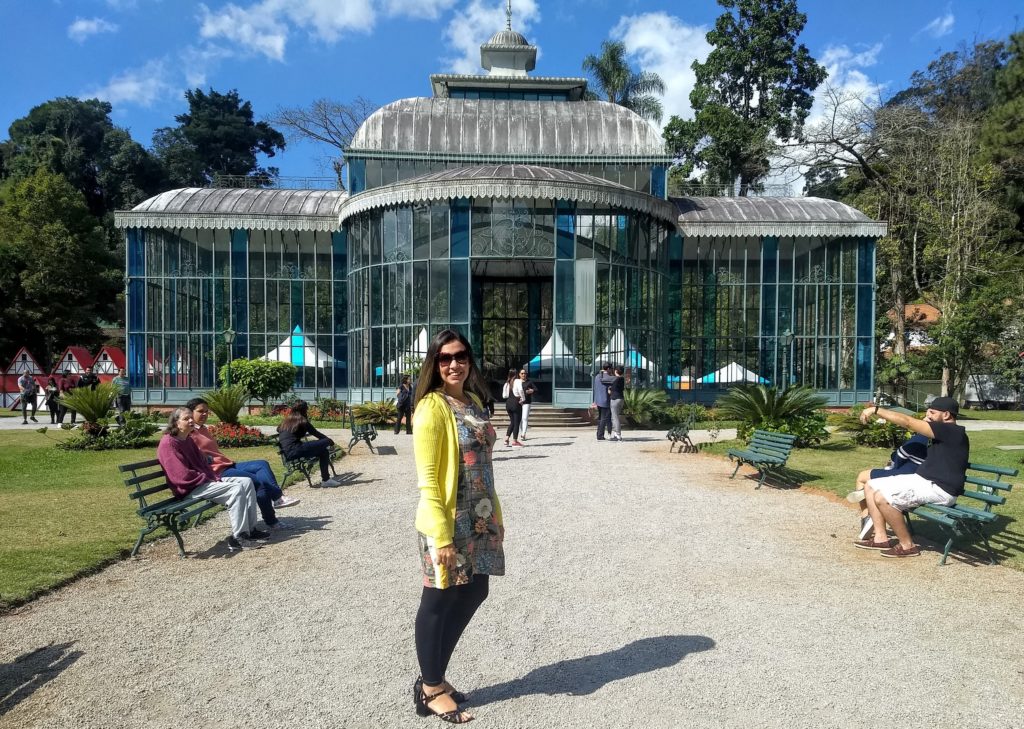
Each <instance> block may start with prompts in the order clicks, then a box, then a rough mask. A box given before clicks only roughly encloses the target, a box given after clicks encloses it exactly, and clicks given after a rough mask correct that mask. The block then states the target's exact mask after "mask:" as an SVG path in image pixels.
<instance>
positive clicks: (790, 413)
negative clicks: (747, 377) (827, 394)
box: [716, 385, 828, 448]
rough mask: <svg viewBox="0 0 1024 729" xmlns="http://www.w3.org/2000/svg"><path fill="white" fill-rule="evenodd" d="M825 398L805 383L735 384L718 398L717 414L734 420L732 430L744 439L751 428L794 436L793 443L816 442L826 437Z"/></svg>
mask: <svg viewBox="0 0 1024 729" xmlns="http://www.w3.org/2000/svg"><path fill="white" fill-rule="evenodd" d="M826 402H827V400H826V398H824V397H823V396H821V395H819V394H818V393H816V392H815V391H814V390H812V389H811V388H809V387H804V386H799V387H790V388H787V389H785V390H781V391H780V390H777V389H775V388H774V387H766V386H765V385H739V386H737V387H734V388H732V389H731V390H729V392H727V393H726V394H725V395H723V396H722V397H720V398H719V399H718V402H717V403H716V405H717V412H718V416H719V417H721V418H726V419H729V420H738V421H740V422H739V425H738V426H737V429H736V432H737V435H738V436H739V437H740V438H743V439H746V438H748V437H749V436H750V434H751V433H752V432H753V431H754V430H772V431H775V432H777V433H788V434H790V435H795V436H797V440H796V443H795V445H796V447H797V448H806V447H808V446H811V445H818V444H820V443H821V442H823V441H825V440H827V439H828V431H827V430H826V429H825V413H824V412H822V411H821V410H820V408H821V407H822V406H824V405H825V403H826Z"/></svg>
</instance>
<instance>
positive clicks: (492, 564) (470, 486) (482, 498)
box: [419, 395, 505, 589]
mask: <svg viewBox="0 0 1024 729" xmlns="http://www.w3.org/2000/svg"><path fill="white" fill-rule="evenodd" d="M445 398H446V399H447V400H448V406H449V407H451V409H452V412H453V413H454V415H455V426H456V430H457V431H458V433H459V456H460V457H461V463H460V464H459V485H458V492H457V493H456V497H455V534H454V545H455V551H456V556H455V569H454V570H451V571H450V572H449V573H448V575H447V578H448V579H447V580H444V582H446V583H447V584H438V582H439V581H440V580H439V578H438V573H439V570H436V569H435V565H434V562H433V559H432V558H431V556H430V552H431V548H432V544H431V542H432V540H430V539H429V538H428V537H426V536H425V535H423V534H420V535H419V536H420V555H421V558H422V562H423V584H424V585H426V586H427V587H437V588H442V589H444V588H446V587H451V586H452V585H465V584H468V583H470V582H472V581H473V575H475V574H480V575H503V574H505V552H504V551H503V550H502V541H503V539H504V536H505V530H504V528H503V527H502V526H501V524H499V523H498V517H497V514H496V513H495V511H494V504H495V503H496V501H497V498H496V496H495V493H494V469H493V468H492V466H491V449H492V448H493V446H494V441H495V439H496V436H495V434H494V427H493V426H492V425H491V422H490V420H489V419H488V417H487V411H486V410H483V409H481V408H478V407H477V406H476V404H475V403H470V404H468V405H467V404H466V403H463V402H461V401H459V400H457V399H455V398H453V397H449V396H448V395H445Z"/></svg>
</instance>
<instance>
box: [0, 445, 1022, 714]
mask: <svg viewBox="0 0 1024 729" xmlns="http://www.w3.org/2000/svg"><path fill="white" fill-rule="evenodd" d="M535 433H536V435H537V437H536V438H535V439H531V440H530V441H529V443H528V447H527V448H525V449H522V450H518V449H516V450H514V451H513V450H503V449H501V450H499V451H497V452H496V453H495V461H496V463H495V472H496V481H497V484H498V489H499V493H500V495H501V496H502V503H503V509H504V514H505V520H506V525H507V529H508V541H507V544H506V554H507V558H508V568H509V574H508V576H506V577H503V578H494V579H493V580H492V591H491V598H490V600H488V602H487V603H485V605H484V607H483V608H482V609H481V611H480V613H479V614H478V616H477V618H476V620H475V621H474V622H473V624H472V625H471V627H470V629H469V630H468V631H467V633H466V635H465V637H464V639H463V641H462V644H461V646H460V648H459V651H458V652H457V653H456V657H455V660H454V661H453V666H452V669H453V670H452V672H451V674H450V679H451V680H452V682H453V683H455V684H456V685H457V686H458V687H460V688H462V689H464V690H466V691H469V692H471V693H472V698H473V699H474V703H473V709H474V711H475V713H476V714H477V717H478V720H479V721H478V723H477V724H476V726H492V727H530V728H531V729H532V728H534V727H539V726H554V727H580V728H581V729H582V728H586V729H591V728H598V727H616V728H619V727H639V726H643V727H744V729H746V728H747V727H787V728H791V727H874V726H901V727H933V726H950V727H958V729H966V728H969V727H978V728H979V729H980V728H982V727H984V729H1002V728H1006V729H1010V728H1011V727H1014V728H1019V727H1021V726H1022V725H1024V658H1022V654H1021V639H1022V637H1024V617H1022V613H1021V611H1020V598H1021V595H1024V573H1020V572H1015V571H1012V570H1009V569H1006V568H1003V567H995V568H992V567H988V566H986V565H980V564H976V563H972V562H969V561H964V560H962V559H957V560H954V561H953V562H952V563H951V564H950V565H949V566H947V567H944V568H939V567H937V566H936V562H937V555H936V554H935V553H934V552H929V553H926V555H925V556H924V557H922V558H920V559H912V560H883V559H882V558H880V557H878V556H877V555H876V554H875V553H873V552H866V551H862V550H857V549H854V548H853V547H852V546H851V545H850V538H851V536H852V534H853V531H854V522H855V514H854V512H853V511H851V509H850V508H849V507H848V506H847V505H846V504H845V502H836V501H833V500H828V499H825V498H822V497H820V496H815V495H809V494H806V493H800V492H794V491H785V490H773V489H770V488H765V489H762V490H760V491H754V488H753V486H754V484H753V483H752V482H751V481H749V480H745V479H740V478H737V479H736V480H735V481H730V480H728V474H729V472H730V469H729V468H728V467H727V465H726V464H725V463H724V462H722V461H720V460H716V459H713V458H710V457H705V456H701V455H693V454H684V455H679V454H672V455H670V454H669V453H668V447H667V442H666V441H665V440H664V439H663V434H662V433H634V434H632V439H631V440H630V441H629V442H626V443H622V444H617V443H598V442H595V441H594V440H593V439H592V435H591V434H590V432H589V431H583V432H580V431H572V432H569V431H561V432H560V431H535ZM378 443H379V444H381V445H382V446H383V447H382V454H381V455H380V456H372V455H369V453H368V452H367V451H366V449H365V446H362V445H360V446H357V447H356V449H355V450H356V453H355V455H353V456H352V457H350V458H347V459H345V460H344V461H343V462H342V465H343V466H344V468H345V470H348V471H349V472H350V474H351V481H350V482H349V484H347V485H345V486H343V487H341V488H337V489H330V490H326V489H325V490H320V489H316V490H311V489H309V488H308V487H306V486H296V487H292V488H291V489H290V490H289V493H290V494H292V495H297V496H300V497H301V498H302V503H301V504H299V505H298V506H296V507H293V508H291V509H289V510H287V514H286V516H287V517H289V518H290V519H291V520H292V521H293V522H294V523H295V524H296V525H297V526H298V527H299V529H297V530H296V531H295V532H293V533H291V534H290V535H289V536H288V537H287V538H285V539H280V540H277V542H276V543H273V544H271V545H269V546H268V547H267V548H265V549H262V550H258V551H253V552H244V553H242V554H240V555H237V556H231V557H228V556H226V554H225V552H224V551H223V549H222V548H221V547H220V546H219V545H218V540H219V539H220V538H222V537H223V536H224V535H225V533H226V531H227V527H226V524H227V522H226V516H224V515H221V516H218V517H217V518H216V519H214V520H213V521H212V522H210V523H208V524H206V525H204V526H203V527H201V528H199V529H198V530H195V531H193V532H192V533H188V534H187V535H186V546H187V547H188V548H189V549H190V550H191V551H193V552H194V554H195V556H194V558H192V559H188V560H179V559H178V558H177V556H176V550H175V548H174V546H173V541H172V540H162V541H161V542H159V543H157V544H154V545H149V546H148V547H146V548H144V549H143V552H142V557H141V558H140V559H136V560H129V561H125V562H121V563H118V564H116V565H114V566H112V567H110V568H108V569H105V570H103V571H102V572H101V573H99V574H97V575H94V576H92V577H89V578H86V579H83V580H80V581H79V582H77V583H75V584H73V585H71V586H69V587H67V588H65V589H63V590H60V591H59V592H57V593H55V594H53V595H50V596H47V597H44V598H42V599H39V600H37V601H35V602H33V603H31V604H30V605H28V606H26V607H24V608H22V609H21V610H19V611H17V612H15V613H12V614H8V615H5V616H3V617H0V634H2V636H3V639H2V641H0V727H18V728H19V729H29V728H39V729H60V728H63V727H68V728H72V727H73V728H74V729H88V728H91V727H96V728H103V729H114V728H117V727H125V728H126V729H128V728H131V729H136V728H138V727H185V726H190V727H193V726H194V727H289V728H291V729H307V728H315V727H359V728H364V727H406V726H435V725H437V726H439V725H440V722H438V720H435V719H431V720H429V721H427V722H425V721H424V720H419V719H417V718H416V717H415V715H414V714H413V713H412V707H411V706H410V693H409V692H410V687H411V684H412V679H413V678H414V677H415V673H416V671H415V655H414V651H413V645H412V622H413V614H414V611H415V609H416V605H417V599H418V595H419V591H420V578H419V575H418V565H417V557H416V541H415V538H414V533H413V530H412V517H413V512H414V509H415V503H416V498H417V495H416V489H415V488H414V487H413V483H414V469H413V461H412V449H411V439H410V438H408V437H406V436H397V437H396V436H392V435H391V434H390V433H384V434H382V436H381V438H380V439H379V440H378ZM111 478H112V480H111V484H112V487H113V486H114V479H113V474H112V477H111Z"/></svg>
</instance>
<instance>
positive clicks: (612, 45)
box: [583, 41, 665, 122]
mask: <svg viewBox="0 0 1024 729" xmlns="http://www.w3.org/2000/svg"><path fill="white" fill-rule="evenodd" d="M583 70H584V71H586V72H588V73H590V74H591V75H592V76H593V77H594V83H595V84H596V85H597V87H598V88H599V89H600V90H601V93H602V94H604V95H605V97H607V100H608V101H610V102H611V103H613V104H618V105H619V106H624V107H626V108H627V109H630V110H632V111H634V112H636V113H637V114H639V115H640V116H641V117H643V118H644V119H648V120H651V121H656V122H661V117H662V107H661V101H660V100H659V99H658V97H657V96H655V94H664V93H665V82H664V81H662V79H661V76H659V75H658V74H656V73H654V72H653V71H640V72H639V73H637V72H635V71H633V69H631V68H630V67H629V63H628V62H627V61H626V44H625V43H623V42H622V41H605V42H604V43H602V44H601V55H600V56H595V55H594V54H593V53H591V54H590V55H588V56H587V57H586V58H584V59H583Z"/></svg>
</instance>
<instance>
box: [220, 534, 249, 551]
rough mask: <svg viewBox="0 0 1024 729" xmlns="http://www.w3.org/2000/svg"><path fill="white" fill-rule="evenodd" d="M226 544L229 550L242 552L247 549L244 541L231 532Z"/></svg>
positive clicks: (225, 541)
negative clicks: (243, 543) (243, 544)
mask: <svg viewBox="0 0 1024 729" xmlns="http://www.w3.org/2000/svg"><path fill="white" fill-rule="evenodd" d="M224 544H226V545H227V547H228V551H229V552H241V551H242V550H243V549H245V547H243V546H242V543H241V542H240V541H238V540H237V539H235V535H234V534H229V535H228V538H227V539H225V540H224Z"/></svg>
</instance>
